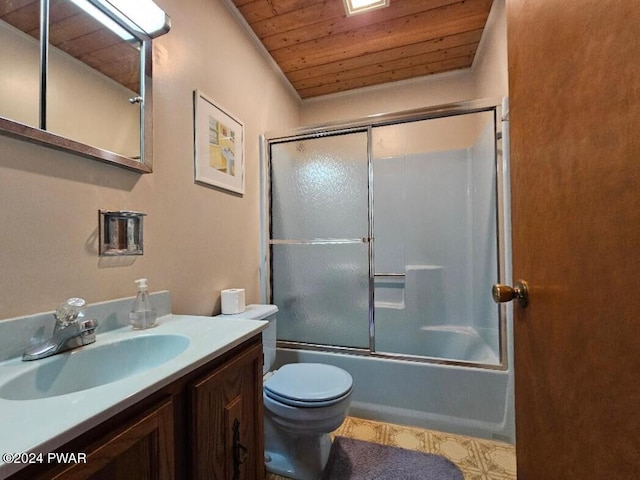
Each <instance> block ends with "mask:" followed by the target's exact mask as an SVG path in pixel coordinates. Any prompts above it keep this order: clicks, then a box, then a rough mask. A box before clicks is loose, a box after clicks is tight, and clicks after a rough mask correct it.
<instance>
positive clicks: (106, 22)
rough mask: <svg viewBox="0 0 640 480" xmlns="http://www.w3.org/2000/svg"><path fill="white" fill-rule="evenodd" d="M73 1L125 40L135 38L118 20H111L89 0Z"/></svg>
mask: <svg viewBox="0 0 640 480" xmlns="http://www.w3.org/2000/svg"><path fill="white" fill-rule="evenodd" d="M71 1H72V2H73V3H75V4H76V5H77V6H78V7H80V8H81V9H82V10H84V11H85V12H86V13H88V14H89V15H91V16H92V17H93V18H95V19H96V20H98V21H99V22H100V23H101V24H103V25H104V26H105V27H107V28H108V29H109V30H111V31H112V32H113V33H115V34H116V35H118V36H119V37H120V38H122V39H123V40H126V41H127V42H129V41H131V40H133V36H131V35H130V34H129V32H127V31H126V30H125V29H124V28H122V27H121V26H120V25H118V24H117V23H116V22H114V21H113V20H111V19H110V18H109V17H108V16H107V15H106V14H104V13H102V12H101V11H100V10H98V9H97V8H96V7H94V6H93V5H92V4H91V3H89V2H88V1H87V0H71Z"/></svg>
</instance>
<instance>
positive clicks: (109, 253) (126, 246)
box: [99, 210, 146, 257]
mask: <svg viewBox="0 0 640 480" xmlns="http://www.w3.org/2000/svg"><path fill="white" fill-rule="evenodd" d="M145 215H146V213H142V212H134V211H132V210H100V220H99V224H100V228H99V233H100V242H99V243H100V250H99V252H100V256H101V257H114V256H122V255H142V254H143V253H144V244H143V228H142V219H143V217H144V216H145Z"/></svg>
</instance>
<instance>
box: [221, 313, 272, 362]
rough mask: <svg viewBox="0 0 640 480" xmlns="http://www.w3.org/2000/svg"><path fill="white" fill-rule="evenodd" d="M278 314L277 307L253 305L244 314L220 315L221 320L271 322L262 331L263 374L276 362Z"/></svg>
mask: <svg viewBox="0 0 640 480" xmlns="http://www.w3.org/2000/svg"><path fill="white" fill-rule="evenodd" d="M276 313H278V307H276V306H275V305H256V304H252V305H247V307H246V309H245V311H244V312H242V313H236V314H234V315H218V317H219V318H228V319H233V318H238V319H249V320H264V321H267V322H269V325H268V326H267V328H265V329H264V330H263V331H262V349H263V351H264V367H263V369H262V373H263V374H265V373H267V372H268V371H269V370H271V368H272V367H273V365H274V363H275V361H276Z"/></svg>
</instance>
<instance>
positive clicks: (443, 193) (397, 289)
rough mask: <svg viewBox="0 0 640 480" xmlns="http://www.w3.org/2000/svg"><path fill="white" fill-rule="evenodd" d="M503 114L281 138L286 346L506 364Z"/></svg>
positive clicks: (466, 112) (280, 290)
mask: <svg viewBox="0 0 640 480" xmlns="http://www.w3.org/2000/svg"><path fill="white" fill-rule="evenodd" d="M497 120H498V117H497V107H496V106H495V105H494V106H492V107H484V108H483V107H471V108H468V109H451V110H449V111H444V110H438V111H436V112H426V113H425V114H424V115H416V114H413V115H411V116H399V117H394V118H388V119H386V120H383V121H381V120H377V121H376V122H373V121H371V122H370V123H369V124H365V125H356V126H352V127H346V128H334V129H316V130H314V131H312V132H305V133H301V134H299V135H289V136H284V137H272V138H269V140H268V153H269V183H270V184H269V187H270V208H269V211H270V215H269V216H270V229H269V238H268V243H269V248H270V252H269V254H270V262H269V265H270V282H269V283H270V292H269V293H270V295H271V301H272V302H273V303H275V304H276V305H278V307H279V308H280V313H279V316H278V318H279V322H278V337H279V340H280V341H281V345H284V343H282V342H287V344H286V345H288V346H290V347H295V346H302V345H304V346H305V347H307V348H308V347H312V348H325V349H326V348H329V349H347V350H349V351H352V352H354V353H366V354H368V355H385V356H393V357H397V358H407V359H409V358H410V359H412V360H418V361H422V360H424V361H443V362H447V361H451V362H456V363H469V364H476V365H478V366H483V367H489V368H501V367H504V360H505V359H504V348H505V342H504V340H505V338H504V335H505V328H504V327H505V325H504V324H505V322H504V313H503V312H502V311H501V309H500V307H498V306H497V305H495V304H494V303H493V302H492V301H491V295H490V291H491V285H492V284H494V283H498V281H500V280H501V274H500V269H499V265H500V262H499V261H498V259H499V238H500V235H499V229H498V227H499V222H498V219H499V218H500V215H499V211H498V205H499V202H498V199H499V196H498V193H499V192H498V182H497V175H498V160H499V157H498V154H497V152H498V150H497V143H498V136H499V133H500V132H499V131H498V130H499V124H498V121H497Z"/></svg>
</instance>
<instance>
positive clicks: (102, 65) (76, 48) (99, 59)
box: [0, 0, 140, 93]
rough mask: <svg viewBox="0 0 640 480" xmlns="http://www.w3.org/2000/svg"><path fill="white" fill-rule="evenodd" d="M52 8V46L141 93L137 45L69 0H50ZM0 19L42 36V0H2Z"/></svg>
mask: <svg viewBox="0 0 640 480" xmlns="http://www.w3.org/2000/svg"><path fill="white" fill-rule="evenodd" d="M49 8H50V13H49V42H50V43H51V45H53V46H54V47H57V48H59V49H60V50H62V51H64V52H66V53H68V54H69V55H71V56H72V57H75V58H76V59H78V60H80V61H81V62H83V63H85V64H86V65H89V66H90V67H92V68H94V69H95V70H98V71H99V72H101V73H102V74H104V75H106V76H107V77H109V78H111V79H113V80H115V81H116V82H118V83H120V84H121V85H124V86H125V87H127V88H128V89H130V90H132V91H133V92H136V93H139V92H140V50H138V48H136V47H135V46H134V45H132V44H130V43H129V42H126V41H124V40H122V39H121V38H120V37H119V36H117V35H116V34H114V33H113V32H111V30H109V29H108V28H106V27H104V26H103V25H102V24H101V23H100V22H98V21H96V20H94V19H93V18H92V17H91V16H89V15H87V14H86V13H84V12H83V11H82V10H81V9H80V8H78V7H76V6H75V5H74V4H73V3H72V2H70V1H68V0H51V1H50V7H49ZM0 21H4V22H6V23H8V24H9V25H12V26H13V27H15V28H17V29H18V30H21V31H23V32H25V33H27V34H28V35H31V36H32V37H33V38H36V39H39V38H40V27H39V25H40V0H0ZM50 60H51V59H50Z"/></svg>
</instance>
